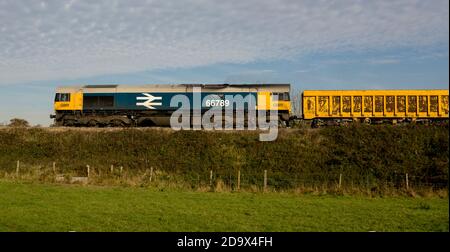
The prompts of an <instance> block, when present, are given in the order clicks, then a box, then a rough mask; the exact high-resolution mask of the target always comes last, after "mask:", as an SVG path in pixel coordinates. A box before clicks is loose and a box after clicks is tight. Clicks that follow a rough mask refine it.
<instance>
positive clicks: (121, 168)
mask: <svg viewBox="0 0 450 252" xmlns="http://www.w3.org/2000/svg"><path fill="white" fill-rule="evenodd" d="M122 170H123V166H121V167H120V174H122Z"/></svg>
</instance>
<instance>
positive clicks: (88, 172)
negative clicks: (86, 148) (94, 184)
mask: <svg viewBox="0 0 450 252" xmlns="http://www.w3.org/2000/svg"><path fill="white" fill-rule="evenodd" d="M86 169H87V176H88V178H89V175H90V172H91V171H90V167H89V165H86Z"/></svg>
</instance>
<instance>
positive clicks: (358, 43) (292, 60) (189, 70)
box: [0, 0, 449, 126]
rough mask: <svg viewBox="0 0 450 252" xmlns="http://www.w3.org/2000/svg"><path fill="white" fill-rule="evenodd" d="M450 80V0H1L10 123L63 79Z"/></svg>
mask: <svg viewBox="0 0 450 252" xmlns="http://www.w3.org/2000/svg"><path fill="white" fill-rule="evenodd" d="M153 83H155V84H176V83H205V84H207V83H290V84H291V85H292V91H293V93H294V94H298V93H299V92H301V91H302V90H306V89H428V88H432V89H448V86H449V1H448V0H427V1H423V0H377V1H357V0H354V1H350V0H339V1H331V0H327V1H322V0H311V1H309V0H304V1H301V0H292V1H291V0H227V1H223V0H220V1H219V0H218V1H215V0H179V1H171V0H148V1H144V0H127V1H125V0H124V1H119V0H97V1H88V0H67V1H63V0H54V1H37V0H36V1H29V0H0V124H1V123H8V122H9V120H10V119H11V118H14V117H18V118H24V119H27V120H28V121H29V122H30V123H31V124H32V125H36V124H40V125H43V126H47V125H49V124H50V123H51V120H50V118H49V115H50V114H51V113H53V104H52V102H53V98H54V91H55V88H56V87H57V86H64V85H84V84H125V85H136V84H153Z"/></svg>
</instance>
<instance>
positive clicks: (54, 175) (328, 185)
mask: <svg viewBox="0 0 450 252" xmlns="http://www.w3.org/2000/svg"><path fill="white" fill-rule="evenodd" d="M69 166H70V165H64V164H58V163H56V162H53V163H50V164H43V165H35V164H27V163H24V162H22V161H17V162H16V163H15V164H10V165H8V166H7V167H5V166H2V167H3V169H0V176H1V177H3V178H12V179H28V180H38V181H46V182H61V183H74V182H75V183H77V182H82V183H89V184H100V185H102V184H130V185H138V186H152V185H154V186H172V187H188V188H191V189H203V190H210V191H222V190H223V191H239V190H245V191H247V190H250V191H281V190H289V189H296V188H310V189H318V188H322V189H332V190H344V189H349V188H350V189H351V188H359V189H364V190H372V191H380V190H381V191H382V190H385V189H387V188H389V189H398V190H410V189H415V188H431V189H445V188H448V176H446V175H443V176H434V177H424V176H421V175H416V174H408V173H404V174H402V173H394V174H393V175H391V176H390V177H388V178H377V177H375V176H374V175H373V174H369V173H368V174H366V175H357V176H355V175H354V174H346V173H344V172H328V173H327V174H323V173H316V174H311V173H309V174H306V175H303V174H299V173H280V172H276V171H271V170H268V169H266V170H260V171H259V172H250V171H246V170H244V169H236V168H232V169H229V170H228V171H227V172H225V173H224V171H223V170H221V171H220V172H216V171H215V170H214V169H210V170H208V171H204V172H189V173H171V172H167V171H165V170H164V169H161V168H156V167H149V168H145V169H130V168H128V167H124V166H120V165H102V166H99V167H96V166H91V165H86V166H85V167H77V168H67V167H69Z"/></svg>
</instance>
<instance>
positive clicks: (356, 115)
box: [302, 90, 449, 120]
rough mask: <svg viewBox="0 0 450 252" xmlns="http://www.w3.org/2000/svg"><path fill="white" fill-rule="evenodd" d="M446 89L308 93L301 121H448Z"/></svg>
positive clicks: (316, 91)
mask: <svg viewBox="0 0 450 252" xmlns="http://www.w3.org/2000/svg"><path fill="white" fill-rule="evenodd" d="M448 96H449V91H448V90H307V91H304V92H303V94H302V108H303V118H304V119H320V118H323V119H325V118H329V119H332V118H351V119H361V118H363V119H366V118H369V119H370V118H374V119H382V118H387V119H404V118H411V119H413V120H416V119H420V118H424V119H433V118H435V119H445V118H447V119H448V116H449V114H448Z"/></svg>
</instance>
